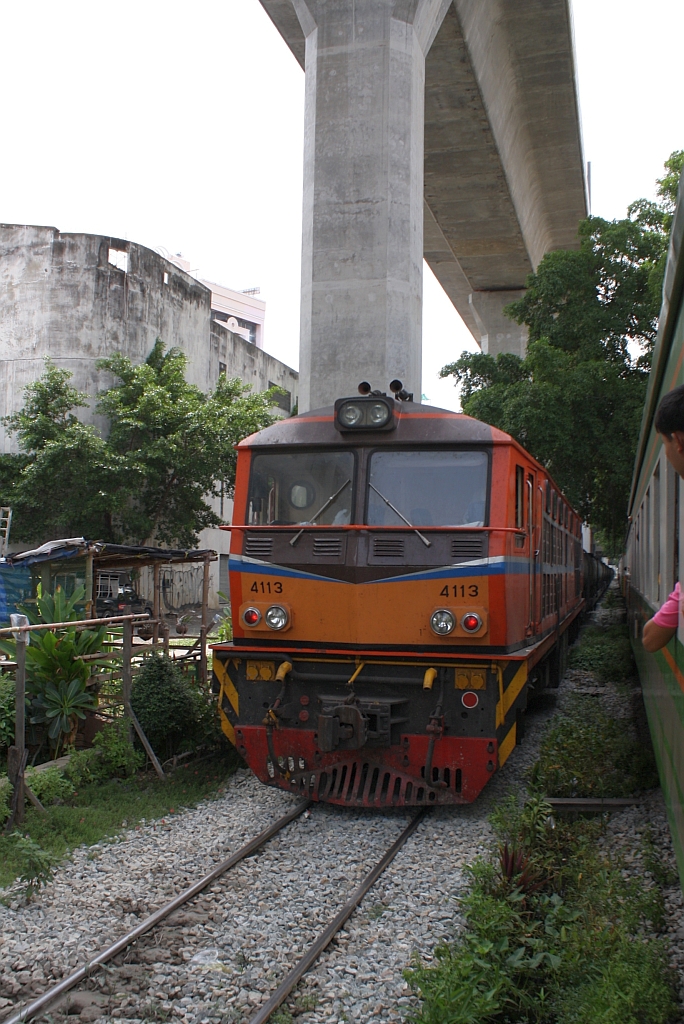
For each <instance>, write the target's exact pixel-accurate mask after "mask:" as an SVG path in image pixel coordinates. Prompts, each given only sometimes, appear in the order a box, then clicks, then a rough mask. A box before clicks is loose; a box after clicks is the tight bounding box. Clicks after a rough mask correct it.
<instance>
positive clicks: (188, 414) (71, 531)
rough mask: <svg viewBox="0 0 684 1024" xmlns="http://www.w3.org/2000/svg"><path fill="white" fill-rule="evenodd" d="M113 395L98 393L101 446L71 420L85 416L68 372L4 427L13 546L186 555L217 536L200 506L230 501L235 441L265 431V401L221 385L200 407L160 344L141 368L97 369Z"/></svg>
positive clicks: (29, 393)
mask: <svg viewBox="0 0 684 1024" xmlns="http://www.w3.org/2000/svg"><path fill="white" fill-rule="evenodd" d="M99 365H100V369H102V370H107V371H109V372H110V373H112V374H114V375H115V377H117V378H118V383H117V384H115V385H114V386H113V387H111V388H109V389H107V390H106V391H103V392H101V393H100V395H99V398H98V405H97V409H98V412H100V413H101V414H102V415H103V416H105V417H107V418H108V420H109V431H108V434H107V437H106V438H104V437H102V436H100V434H99V433H98V431H97V430H96V429H95V428H94V427H92V426H88V425H85V424H83V423H81V422H80V420H79V419H78V418H77V416H76V415H75V412H74V410H78V409H80V408H84V407H85V406H87V405H88V398H87V396H86V395H85V394H83V393H81V392H79V391H77V390H76V389H75V388H74V387H73V386H72V385H71V383H70V381H71V376H72V375H71V374H70V373H69V371H68V370H62V369H58V368H57V367H55V366H53V365H52V364H51V363H49V362H48V363H47V364H46V368H45V372H44V374H43V376H42V377H41V378H40V379H39V380H37V381H35V382H34V383H32V384H29V385H27V387H26V388H25V389H24V394H25V402H24V406H23V408H22V409H21V411H20V412H18V413H16V414H15V415H13V416H10V417H7V418H6V420H5V424H6V426H7V428H8V429H9V431H10V432H11V433H14V434H15V435H16V437H17V440H18V443H19V449H20V451H19V454H11V455H3V456H0V497H1V500H2V502H3V504H6V505H11V506H12V508H13V512H14V514H13V521H12V535H13V537H14V538H15V539H17V540H23V541H27V542H29V543H30V542H35V541H41V542H42V541H45V540H46V539H49V538H50V537H64V536H67V537H69V536H85V537H89V538H92V539H102V540H109V541H122V542H123V541H134V542H136V543H145V542H152V541H156V542H160V543H163V544H170V545H178V546H182V547H192V545H193V544H195V543H196V542H197V538H198V534H199V532H200V530H202V529H204V528H205V527H207V526H217V525H219V522H220V520H219V517H218V516H217V515H216V514H215V513H214V511H213V510H212V508H211V506H210V505H209V503H208V499H209V498H210V497H212V496H215V495H216V494H218V493H219V491H220V490H221V489H222V490H223V493H224V494H225V495H228V496H230V495H231V494H232V487H233V481H234V477H235V463H236V453H235V450H234V445H235V444H236V443H237V442H238V441H240V440H241V439H242V438H243V437H245V436H247V435H248V434H250V433H253V432H254V431H256V430H260V429H261V428H263V427H265V426H267V425H268V424H269V423H271V422H272V420H273V416H272V413H271V406H272V402H273V399H272V395H271V393H270V392H265V393H263V394H258V395H255V394H251V392H250V388H249V387H248V386H246V385H244V384H243V383H242V382H241V381H239V380H237V379H236V380H228V379H226V378H225V377H221V378H220V379H219V382H218V384H217V387H216V390H215V391H214V392H212V393H210V394H208V395H205V394H204V393H203V392H202V391H200V389H199V388H197V387H195V386H194V385H192V384H189V383H188V382H187V381H186V379H185V369H186V358H185V356H184V355H183V354H182V353H181V352H179V351H178V350H177V349H171V350H170V351H169V352H165V351H164V346H163V344H162V342H161V341H159V340H158V341H157V342H156V344H155V346H154V349H153V350H152V353H151V354H150V356H149V358H148V359H147V361H146V362H145V363H144V364H143V365H142V366H134V365H133V364H132V363H131V361H130V360H129V359H127V358H125V357H124V356H121V355H116V356H113V357H112V358H110V359H106V360H102V362H101V363H100V364H99Z"/></svg>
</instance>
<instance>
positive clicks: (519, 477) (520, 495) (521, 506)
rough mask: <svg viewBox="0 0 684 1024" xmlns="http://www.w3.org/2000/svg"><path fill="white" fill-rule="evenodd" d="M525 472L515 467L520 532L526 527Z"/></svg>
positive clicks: (517, 520) (516, 516) (517, 521)
mask: <svg viewBox="0 0 684 1024" xmlns="http://www.w3.org/2000/svg"><path fill="white" fill-rule="evenodd" d="M524 494H525V470H524V469H523V468H522V466H516V467H515V525H516V526H517V528H518V529H519V530H522V529H524V527H525V498H524Z"/></svg>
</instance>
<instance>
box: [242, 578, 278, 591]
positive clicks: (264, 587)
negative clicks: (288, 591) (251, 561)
mask: <svg viewBox="0 0 684 1024" xmlns="http://www.w3.org/2000/svg"><path fill="white" fill-rule="evenodd" d="M249 589H250V591H251V593H252V594H258V593H259V592H261V593H262V594H282V592H283V585H282V583H279V582H278V580H276V582H275V583H274V584H273V590H271V583H270V581H268V580H267V581H266V583H264V581H263V580H260V581H259V583H257V582H256V580H255V581H254V583H253V584H252V586H251V587H250V588H249Z"/></svg>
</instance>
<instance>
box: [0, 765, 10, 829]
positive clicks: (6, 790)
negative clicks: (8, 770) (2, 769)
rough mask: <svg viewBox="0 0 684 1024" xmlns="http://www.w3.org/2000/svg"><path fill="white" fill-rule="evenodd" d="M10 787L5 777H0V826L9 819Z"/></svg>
mask: <svg viewBox="0 0 684 1024" xmlns="http://www.w3.org/2000/svg"><path fill="white" fill-rule="evenodd" d="M11 798H12V787H11V786H10V783H9V779H8V778H7V776H6V775H0V824H2V822H3V821H6V820H7V818H9V812H10V800H11Z"/></svg>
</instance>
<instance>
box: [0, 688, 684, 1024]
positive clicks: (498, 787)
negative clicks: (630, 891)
mask: <svg viewBox="0 0 684 1024" xmlns="http://www.w3.org/2000/svg"><path fill="white" fill-rule="evenodd" d="M589 685H593V684H592V682H591V677H588V676H587V674H586V673H581V672H578V671H574V672H569V673H568V674H567V676H566V679H565V680H564V682H563V683H562V685H561V688H560V690H559V701H560V704H561V705H562V701H563V699H564V698H565V696H566V695H567V694H568V693H570V692H572V691H573V690H576V689H582V688H583V687H587V686H589ZM605 696H606V700H609V701H614V699H615V694H614V693H607V694H606V695H605ZM601 699H602V698H601ZM552 713H553V710H552V709H550V710H547V711H537V712H536V713H534V714H531V715H530V716H529V717H528V728H527V735H526V739H525V743H524V745H523V746H521V747H518V748H517V749H516V750H515V751H514V752H513V755H512V756H511V758H510V760H509V762H508V763H507V765H506V766H505V768H504V770H502V771H501V772H499V773H497V774H496V775H495V776H494V778H493V779H492V782H491V784H490V786H489V787H488V789H487V790H486V791H485V793H484V794H483V795H482V796H481V798H480V799H479V800H478V801H477V802H476V803H475V804H474V805H470V806H464V807H457V808H441V809H435V810H433V811H432V812H431V813H430V814H429V815H428V816H427V817H426V818H425V819H424V821H423V822H422V823H421V824H420V825H419V827H418V829H417V831H416V832H415V833H414V835H413V836H412V837H411V838H410V839H409V840H408V842H407V843H406V845H405V846H404V847H403V849H402V850H401V851H400V852H399V854H398V855H397V857H396V859H395V860H394V861H393V863H392V864H391V865H390V866H389V868H388V869H387V870H386V871H385V873H384V874H383V875H382V876H381V877H380V879H379V880H378V882H377V883H376V884H375V886H374V887H373V888H372V889H371V891H370V892H369V894H368V895H367V896H366V897H365V899H364V900H363V902H362V904H361V906H360V907H359V908H358V910H357V911H356V912H355V913H354V915H353V916H352V917H351V919H350V920H349V921H348V922H347V925H346V926H345V928H344V930H343V931H342V932H341V933H339V935H338V937H337V938H336V939H335V940H334V941H333V943H332V945H331V946H329V947H328V949H327V951H326V952H325V953H324V954H323V955H322V956H321V958H320V959H319V961H318V962H317V964H316V965H315V966H314V968H313V969H312V971H311V972H310V973H309V974H308V975H307V977H306V978H305V979H304V981H303V982H302V984H301V985H300V986H299V987H298V989H297V990H296V991H295V992H294V993H293V994H292V996H291V998H290V999H289V1000H288V1004H287V1005H288V1006H289V1007H290V1010H291V1012H293V1013H295V1014H296V1019H297V1021H298V1022H301V1024H306V1022H317V1024H319V1022H320V1024H322V1022H325V1024H337V1022H341V1021H345V1020H347V1021H364V1022H365V1021H370V1020H372V1021H378V1022H380V1021H398V1020H401V1019H402V1018H403V1016H404V1015H405V1013H406V1011H407V1008H409V1007H415V1006H416V1005H417V1002H416V999H415V997H414V996H413V995H412V994H411V993H410V992H409V990H408V988H407V986H406V984H405V982H404V980H403V977H402V970H403V968H405V967H406V966H407V965H408V963H409V962H410V959H411V955H412V954H413V953H414V951H415V952H418V953H420V954H421V955H422V956H423V957H426V958H427V957H430V955H431V954H432V951H433V949H434V947H435V945H436V944H437V943H438V942H440V941H443V940H447V941H448V940H450V939H452V938H453V937H454V936H455V935H456V934H457V933H458V930H459V928H461V927H462V922H461V920H460V918H459V914H458V897H459V895H461V894H462V893H463V891H464V886H465V884H466V879H465V876H464V872H463V868H464V865H465V864H467V863H468V862H470V861H472V860H473V859H474V858H475V857H476V856H477V855H478V854H479V853H483V852H485V850H486V849H487V848H488V846H489V845H490V844H491V841H492V838H493V837H492V832H491V829H490V826H489V824H488V821H487V818H488V815H489V813H490V811H491V808H492V805H493V803H494V802H496V801H497V800H499V799H501V798H502V797H503V796H504V795H505V794H506V793H507V792H509V791H510V790H511V789H519V788H521V787H522V786H523V784H524V776H525V771H526V769H527V768H528V767H529V766H530V765H531V764H532V762H533V761H534V760H535V758H536V753H537V749H538V744H539V740H540V736H541V733H542V730H543V727H544V724H545V723H546V721H547V720H548V718H549V717H550V715H551V714H552ZM293 803H294V798H293V797H290V796H289V795H288V794H286V793H282V792H280V791H278V790H271V789H268V788H266V787H264V786H262V785H260V784H259V783H258V782H257V781H256V780H255V779H254V778H253V777H252V776H251V774H249V773H248V772H245V771H241V772H238V773H237V774H236V775H235V776H234V777H233V778H232V779H231V781H230V783H229V784H228V785H227V788H226V791H225V792H224V793H223V794H222V795H221V796H220V797H218V798H217V799H215V800H211V801H206V802H205V803H203V804H201V805H200V806H199V807H197V808H195V809H193V810H189V811H185V812H183V813H180V814H177V815H173V816H172V817H170V818H168V819H166V820H162V821H156V822H152V823H146V824H143V825H141V826H139V827H138V828H136V829H133V830H130V831H129V832H127V833H125V834H124V835H122V836H121V837H120V838H119V839H118V840H115V841H113V842H111V843H100V844H98V845H97V846H94V847H91V848H89V849H85V848H81V849H78V850H76V851H74V853H73V854H72V857H71V859H70V860H69V861H66V862H65V863H64V864H63V865H62V866H61V867H60V868H59V869H58V871H57V872H56V874H55V877H54V880H53V881H52V882H51V883H49V885H47V886H46V887H45V888H44V889H43V890H42V891H41V892H40V893H39V894H38V895H37V896H35V897H34V899H33V901H32V902H31V903H30V904H28V905H19V903H18V902H14V903H13V904H10V906H8V907H7V906H0V1020H1V1019H2V1017H3V1016H8V1015H10V1014H11V1012H12V1011H13V1009H14V1008H16V1007H17V1006H18V1005H20V1004H21V1003H24V1002H26V1001H28V1000H29V999H30V998H35V996H36V995H38V994H40V993H41V992H42V991H44V990H45V989H46V988H47V987H49V986H50V985H51V984H53V983H54V982H55V980H57V979H60V978H61V977H62V976H63V975H65V974H68V973H70V972H71V971H72V970H73V969H74V968H75V967H77V966H79V965H81V964H82V963H84V962H85V961H86V960H87V959H88V958H89V957H91V956H92V955H94V954H95V953H96V952H98V951H99V950H100V949H101V948H103V947H104V946H107V945H109V944H110V943H111V942H113V941H114V940H115V939H116V938H117V937H118V936H120V935H122V934H123V933H124V932H126V931H128V930H130V929H131V928H132V927H134V926H135V925H136V924H137V923H138V922H139V921H140V920H141V919H143V918H144V917H145V916H147V915H148V914H149V913H150V912H151V911H153V910H154V909H157V908H158V907H160V906H161V905H163V904H164V903H165V902H167V901H168V900H169V899H170V898H171V897H172V896H173V895H175V894H176V893H178V892H180V891H182V890H183V889H185V888H186V887H187V886H188V885H189V884H191V883H192V882H194V881H195V880H196V879H197V878H199V877H200V876H202V875H203V874H205V873H206V872H207V871H209V870H211V868H212V867H214V866H215V864H216V862H217V861H219V860H223V859H224V858H225V857H227V856H228V855H229V854H230V853H232V852H234V851H235V850H237V849H239V848H240V847H241V846H242V845H244V844H245V843H246V842H247V841H248V840H249V839H250V838H252V837H253V836H254V835H256V834H257V833H258V832H259V831H261V830H262V829H263V828H264V827H265V826H266V825H267V824H268V823H269V822H271V821H273V820H275V819H276V818H278V817H280V816H281V815H282V814H284V813H286V812H287V811H288V810H289V809H290V808H291V807H292V806H293ZM409 820H410V813H409V811H407V810H397V811H388V812H382V813H377V812H369V811H358V810H351V809H350V810H344V809H339V808H336V807H331V806H326V805H318V806H313V807H312V808H311V811H310V812H307V813H306V815H305V816H302V817H300V818H299V819H297V820H296V821H295V822H293V823H292V824H290V825H289V826H288V827H287V828H286V829H285V830H284V831H283V832H281V833H279V834H278V836H276V838H275V839H273V840H271V842H270V843H268V844H267V845H266V846H265V847H263V848H262V850H261V851H260V852H259V853H258V854H256V855H255V856H253V857H252V858H250V859H249V860H246V861H244V862H242V863H241V864H240V865H238V866H237V867H236V868H234V869H233V870H232V871H230V872H229V873H228V874H226V875H225V876H223V877H222V878H221V879H219V880H218V881H217V882H216V883H214V885H213V887H212V888H211V889H210V890H207V891H205V892H204V893H203V894H202V895H201V896H200V897H199V898H198V899H196V900H195V901H193V902H192V903H189V904H187V905H186V906H185V907H183V908H182V909H181V910H179V911H177V913H176V914H175V915H174V917H173V918H172V919H171V920H170V921H169V922H168V925H162V926H161V927H160V928H159V929H158V930H157V931H156V932H155V933H154V934H150V935H148V936H146V937H145V938H143V939H142V940H141V941H140V942H139V943H138V944H137V946H136V947H134V948H132V949H131V950H130V951H129V953H128V954H127V956H126V957H125V958H123V959H122V958H119V959H118V961H117V964H116V965H112V967H111V968H110V969H108V970H107V971H102V972H100V974H99V975H98V976H97V977H96V978H95V979H94V980H93V981H92V982H90V983H89V991H87V992H78V993H74V994H73V996H72V997H71V1003H72V1007H71V1009H72V1012H73V1011H74V1010H76V1011H78V1010H80V1018H81V1019H82V1020H90V1021H94V1020H101V1021H103V1022H105V1021H107V1022H109V1021H112V1020H118V1021H120V1022H122V1024H123V1022H125V1021H142V1020H157V1021H163V1020H167V1019H178V1020H181V1021H186V1022H187V1024H210V1022H211V1024H219V1022H220V1024H229V1022H235V1024H237V1022H240V1021H248V1020H249V1018H250V1016H251V1015H252V1014H253V1013H254V1012H255V1011H256V1009H257V1008H258V1007H259V1006H260V1005H261V1003H262V1002H264V1001H265V1000H266V999H267V998H268V997H269V995H270V994H272V992H273V991H274V989H275V988H276V987H277V985H278V983H279V982H280V981H281V980H282V979H283V977H284V976H285V975H286V973H287V972H288V971H289V970H291V968H292V967H293V966H294V965H295V963H296V962H297V960H298V959H299V957H300V956H301V955H302V953H303V952H304V951H305V949H306V947H307V946H308V945H309V944H310V943H311V942H312V941H313V940H314V938H315V937H316V935H317V934H318V933H320V931H322V930H323V928H324V927H325V925H326V924H327V923H328V922H329V921H330V920H331V919H332V917H333V916H334V914H335V913H336V912H337V910H339V909H340V907H341V906H342V904H343V903H344V902H345V900H346V899H347V898H348V897H349V895H350V894H351V892H352V891H353V890H354V888H356V886H357V885H358V883H359V882H360V881H361V879H362V878H363V876H364V875H365V874H366V873H367V872H368V871H369V870H370V868H371V867H372V866H373V865H374V864H375V863H376V861H377V860H379V858H380V857H381V856H382V854H383V853H384V852H385V850H386V849H387V847H388V846H389V845H390V844H391V843H392V842H393V841H394V840H395V839H396V838H397V836H398V835H399V833H400V832H401V831H402V829H403V828H404V826H405V824H406V823H407V822H408V821H409ZM645 837H648V840H649V842H650V843H651V844H652V850H653V852H654V855H655V856H657V857H658V858H660V860H661V862H662V863H663V864H666V865H668V866H669V868H670V870H671V871H674V858H673V855H672V848H671V843H670V836H669V831H668V828H667V822H666V817H665V810H664V805H663V800H662V796H661V794H660V792H659V791H654V792H652V793H649V794H647V795H646V796H645V797H644V798H643V799H642V800H640V802H639V803H638V804H637V805H635V806H633V807H629V808H626V809H625V810H623V811H620V812H619V813H616V814H613V815H612V816H611V817H610V818H609V820H608V822H607V826H606V833H605V838H604V844H605V848H606V852H607V853H609V854H610V856H611V857H613V856H614V855H615V852H616V851H619V852H620V853H621V854H622V855H623V857H624V858H625V864H626V868H625V870H627V871H629V872H633V873H635V874H641V875H643V872H644V871H645V867H644V863H643V843H644V838H645ZM645 877H646V879H648V878H649V875H648V874H646V876H645ZM673 877H674V876H673ZM664 895H665V905H666V913H667V919H668V920H667V926H666V927H667V934H668V936H669V938H670V942H671V945H672V963H673V966H675V968H676V969H677V970H678V972H679V975H680V980H682V981H684V927H683V926H684V919H683V917H682V895H681V891H680V889H679V886H678V884H677V883H676V882H674V881H673V884H672V886H671V887H670V888H668V889H666V890H665V892H664ZM66 1009H67V1007H66V1005H63V1006H62V1007H61V1010H62V1012H64V1011H65V1010H66ZM52 1016H53V1018H54V1016H55V1015H54V1013H53V1015H52ZM72 1019H73V1018H72Z"/></svg>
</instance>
